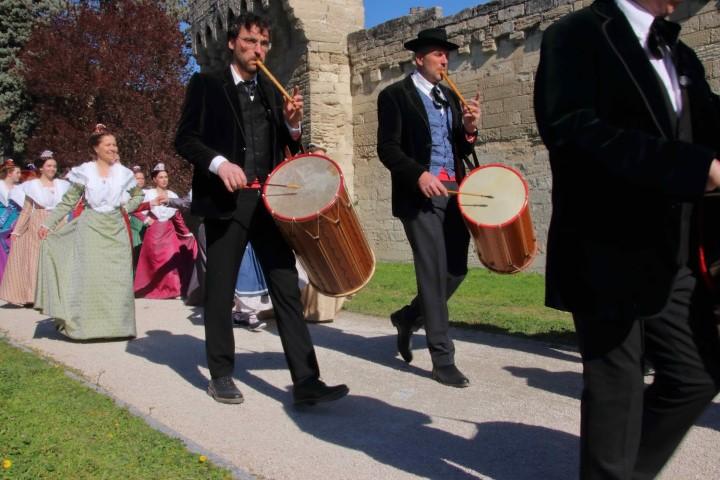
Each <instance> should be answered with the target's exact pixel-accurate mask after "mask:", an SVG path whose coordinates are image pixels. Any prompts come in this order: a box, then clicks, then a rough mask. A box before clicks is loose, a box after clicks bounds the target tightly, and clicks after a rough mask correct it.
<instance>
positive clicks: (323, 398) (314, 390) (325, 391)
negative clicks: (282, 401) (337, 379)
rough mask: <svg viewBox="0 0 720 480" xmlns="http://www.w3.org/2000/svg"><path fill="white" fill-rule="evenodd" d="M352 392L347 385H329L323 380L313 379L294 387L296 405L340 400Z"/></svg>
mask: <svg viewBox="0 0 720 480" xmlns="http://www.w3.org/2000/svg"><path fill="white" fill-rule="evenodd" d="M349 392H350V389H349V388H348V387H347V385H335V386H332V387H329V386H327V385H325V382H323V381H322V380H312V381H310V382H305V383H303V384H300V385H295V386H294V387H293V403H294V404H295V405H315V404H316V403H321V402H332V401H335V400H339V399H341V398H342V397H344V396H345V395H347V394H348V393H349Z"/></svg>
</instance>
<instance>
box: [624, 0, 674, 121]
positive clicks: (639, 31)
mask: <svg viewBox="0 0 720 480" xmlns="http://www.w3.org/2000/svg"><path fill="white" fill-rule="evenodd" d="M615 3H616V4H617V6H618V8H619V9H620V11H621V12H623V14H625V17H626V18H627V19H628V22H630V26H631V27H632V29H633V32H635V36H636V37H637V39H638V41H639V42H640V45H642V47H643V50H645V54H646V55H647V56H648V60H650V64H651V65H652V66H653V68H654V69H655V71H656V72H657V74H658V77H660V80H661V81H662V85H663V87H664V88H665V91H666V92H667V94H668V98H669V99H670V102H671V103H672V106H673V109H674V110H675V113H678V114H679V113H680V111H681V110H682V92H681V90H680V84H679V83H678V75H677V71H676V70H675V65H674V64H673V62H672V59H671V58H670V50H669V49H668V48H667V47H663V48H664V49H665V50H666V51H665V54H664V55H663V58H655V57H653V56H652V55H651V54H650V49H648V35H649V33H650V25H652V23H653V21H654V20H655V17H654V16H653V14H652V13H650V12H648V11H647V10H645V9H644V8H642V7H641V6H640V5H638V4H637V3H635V2H633V1H632V0H615Z"/></svg>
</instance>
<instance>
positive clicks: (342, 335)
mask: <svg viewBox="0 0 720 480" xmlns="http://www.w3.org/2000/svg"><path fill="white" fill-rule="evenodd" d="M309 328H310V334H311V336H312V339H313V344H315V346H316V347H322V348H327V349H328V350H334V351H336V352H340V353H343V354H345V355H348V356H352V357H356V358H360V359H362V360H366V361H368V362H372V363H375V364H378V365H382V366H383V367H388V368H391V369H393V370H401V371H405V372H410V373H414V374H415V375H420V376H423V377H430V372H429V371H426V370H423V369H422V368H419V367H417V366H415V365H413V364H412V363H406V362H405V361H404V360H402V359H401V358H400V356H399V354H398V353H397V345H396V339H397V335H380V336H376V337H370V338H368V337H365V336H363V335H357V334H354V333H351V332H347V331H345V330H342V329H341V328H337V327H334V326H330V325H323V324H312V325H309ZM413 346H414V350H418V349H419V348H427V347H426V346H425V336H424V335H414V336H413ZM321 367H322V365H321Z"/></svg>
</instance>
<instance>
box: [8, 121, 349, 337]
mask: <svg viewBox="0 0 720 480" xmlns="http://www.w3.org/2000/svg"><path fill="white" fill-rule="evenodd" d="M88 146H89V156H90V157H91V160H90V161H87V162H85V163H83V164H81V165H79V166H76V167H73V168H71V169H70V170H69V171H68V172H67V173H66V174H65V175H63V177H64V178H62V179H60V178H57V172H58V163H57V161H56V159H55V158H54V154H53V152H51V151H49V150H46V151H44V152H43V153H42V154H41V155H40V158H39V161H38V162H37V163H36V165H30V166H29V167H28V168H26V169H21V168H20V167H19V166H17V165H16V164H15V163H14V162H13V161H12V160H6V161H5V162H4V163H3V164H2V166H0V300H4V301H5V302H7V303H10V304H15V305H19V306H25V307H33V308H35V309H38V310H40V311H41V312H43V313H44V314H46V315H48V316H50V317H52V318H53V320H54V322H55V324H56V327H57V329H58V330H59V331H60V332H61V333H63V334H64V335H66V336H67V337H70V338H72V339H76V340H87V339H96V338H126V337H134V336H135V334H136V327H135V298H148V299H171V298H184V299H185V302H186V303H187V304H189V305H198V304H200V302H201V299H202V297H203V295H204V293H203V291H202V287H203V283H204V282H203V279H204V258H205V254H204V249H205V245H204V232H203V228H202V225H201V224H200V225H199V228H198V231H197V232H196V233H197V240H196V235H194V234H193V233H192V232H191V231H190V229H189V228H188V226H187V225H186V223H185V220H184V218H183V215H182V213H181V212H182V211H187V210H188V208H189V205H190V200H191V198H192V192H190V193H189V194H188V196H187V197H184V198H180V197H179V196H178V195H177V194H176V193H175V192H173V191H172V190H169V188H168V186H169V182H170V177H169V172H168V171H167V170H166V168H165V165H164V164H163V163H158V164H157V165H156V166H155V167H154V168H153V169H152V172H151V173H150V178H151V182H152V185H151V186H150V185H147V183H146V181H147V180H146V177H145V173H144V172H143V170H142V168H141V167H137V166H136V167H133V168H132V169H129V168H126V167H125V166H123V165H122V164H121V163H120V161H119V159H120V157H119V152H118V146H117V142H116V138H115V135H114V134H113V133H112V132H110V131H109V130H108V129H107V128H106V127H105V126H104V125H97V126H96V128H95V130H94V131H93V132H92V134H91V135H90V137H89V145H88ZM298 267H299V266H298ZM299 269H300V270H301V268H300V267H299ZM301 282H303V284H307V279H306V277H305V278H304V279H303V278H302V273H301ZM303 286H304V285H301V288H302V287H303ZM313 293H314V292H313V291H311V290H310V287H309V286H308V288H306V289H305V291H304V297H307V298H304V303H305V304H306V306H307V310H308V311H307V312H306V316H307V318H308V321H331V320H332V317H333V316H334V314H335V313H336V310H335V308H333V309H332V310H333V312H332V315H319V314H318V312H320V311H321V309H319V308H317V305H318V303H319V295H317V294H314V295H313ZM320 300H322V299H320ZM333 307H334V301H333ZM271 309H272V303H271V302H270V299H269V295H268V288H267V284H266V283H265V279H264V277H263V273H262V270H261V269H260V267H259V263H258V262H257V260H256V259H255V256H254V252H253V250H252V246H251V245H250V244H248V247H247V249H246V251H245V254H244V257H243V262H242V265H241V268H240V271H239V272H238V280H237V286H236V297H235V308H234V313H233V320H234V322H235V323H236V324H237V325H241V326H245V327H247V328H250V329H259V328H262V327H263V326H264V325H265V324H264V322H263V318H264V317H263V315H265V316H269V315H270V313H271ZM326 317H327V318H326Z"/></svg>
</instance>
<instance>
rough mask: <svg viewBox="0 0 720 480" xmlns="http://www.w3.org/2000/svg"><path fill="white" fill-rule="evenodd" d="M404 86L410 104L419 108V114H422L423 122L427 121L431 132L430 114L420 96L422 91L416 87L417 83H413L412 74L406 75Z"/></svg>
mask: <svg viewBox="0 0 720 480" xmlns="http://www.w3.org/2000/svg"><path fill="white" fill-rule="evenodd" d="M403 87H404V90H405V94H406V95H407V96H408V99H409V100H410V104H411V105H412V106H413V108H414V109H415V110H417V114H418V115H419V116H420V118H421V119H422V121H423V122H425V126H426V127H427V131H428V133H430V121H429V120H428V114H427V111H426V110H425V105H423V101H422V99H421V98H420V93H419V92H418V90H417V88H416V87H415V83H413V81H412V78H411V77H410V75H408V76H407V77H405V80H404V83H403Z"/></svg>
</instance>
